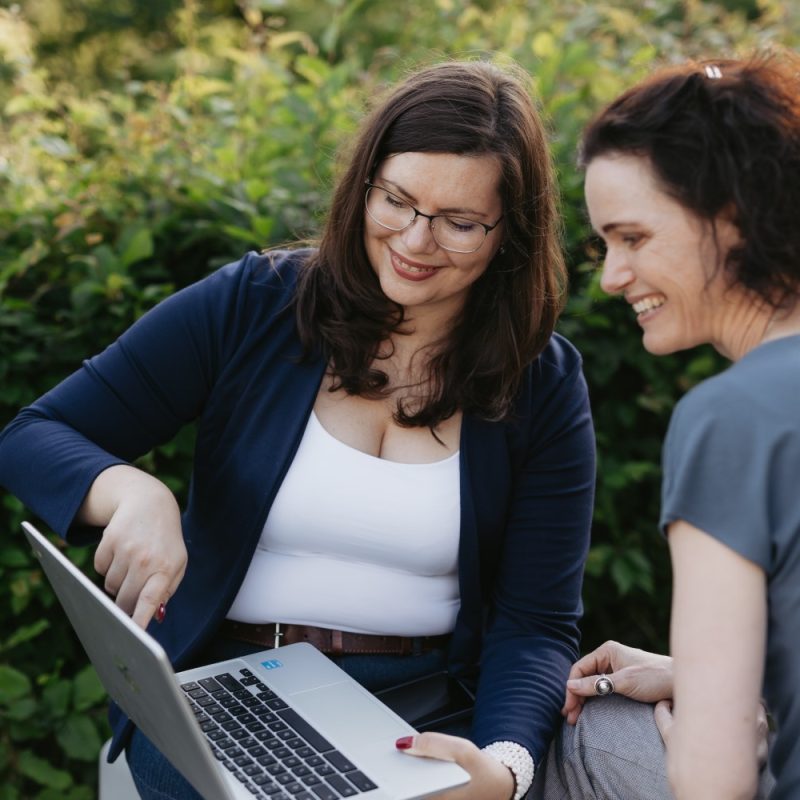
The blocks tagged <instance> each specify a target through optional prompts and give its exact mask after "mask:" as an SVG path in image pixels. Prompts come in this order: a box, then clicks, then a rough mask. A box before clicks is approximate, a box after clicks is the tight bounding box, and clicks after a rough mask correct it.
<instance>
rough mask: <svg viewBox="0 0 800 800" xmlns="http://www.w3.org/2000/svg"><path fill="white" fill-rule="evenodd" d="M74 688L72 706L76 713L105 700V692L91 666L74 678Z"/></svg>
mask: <svg viewBox="0 0 800 800" xmlns="http://www.w3.org/2000/svg"><path fill="white" fill-rule="evenodd" d="M74 687H75V688H74V694H73V698H72V706H73V708H74V709H75V710H76V711H85V710H86V709H88V708H92V707H93V706H96V705H99V704H100V703H102V702H104V701H105V699H106V690H105V689H104V688H103V684H102V683H100V679H99V678H98V677H97V673H96V672H95V671H94V667H93V666H92V665H91V664H90V665H89V666H87V667H85V668H84V669H82V670H81V671H80V672H79V673H78V674H77V675H76V676H75V683H74Z"/></svg>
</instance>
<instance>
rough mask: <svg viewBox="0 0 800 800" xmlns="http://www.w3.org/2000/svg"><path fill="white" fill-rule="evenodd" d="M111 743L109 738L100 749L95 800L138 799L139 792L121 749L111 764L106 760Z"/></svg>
mask: <svg viewBox="0 0 800 800" xmlns="http://www.w3.org/2000/svg"><path fill="white" fill-rule="evenodd" d="M110 745H111V740H110V739H109V740H108V741H107V742H106V743H105V744H104V745H103V747H102V749H101V750H100V757H99V760H98V766H99V772H100V780H99V784H100V785H99V788H98V794H97V800H140V798H139V792H137V791H136V786H135V784H134V782H133V778H132V777H131V773H130V771H129V770H128V762H127V761H126V760H125V751H124V750H123V751H122V752H121V753H120V754H119V757H118V758H117V760H116V761H115V762H114V763H113V764H109V763H108V761H106V758H107V756H108V748H109V746H110Z"/></svg>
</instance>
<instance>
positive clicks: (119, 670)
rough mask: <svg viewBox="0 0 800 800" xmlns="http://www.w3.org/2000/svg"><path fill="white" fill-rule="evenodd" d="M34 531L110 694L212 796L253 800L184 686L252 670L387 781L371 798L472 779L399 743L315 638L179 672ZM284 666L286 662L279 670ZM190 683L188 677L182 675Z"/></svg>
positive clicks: (392, 719) (382, 712)
mask: <svg viewBox="0 0 800 800" xmlns="http://www.w3.org/2000/svg"><path fill="white" fill-rule="evenodd" d="M23 529H24V532H25V536H26V537H27V539H28V541H29V542H30V544H31V547H32V549H33V552H34V554H35V556H36V557H37V559H38V560H39V562H40V563H41V565H42V568H43V569H44V571H45V574H46V575H47V577H48V579H49V580H50V583H51V584H52V586H53V589H54V591H55V593H56V595H57V597H58V598H59V600H60V602H61V604H62V606H63V608H64V610H65V612H66V614H67V617H68V618H69V620H70V622H71V623H72V626H73V628H74V629H75V632H76V633H77V635H78V638H79V639H80V641H81V643H82V644H83V647H84V649H85V650H86V653H87V655H88V656H89V659H90V660H91V662H92V664H93V665H94V667H95V670H96V671H97V674H98V676H99V678H100V680H101V682H102V683H103V685H104V687H105V689H106V691H107V692H108V694H109V695H110V696H111V697H112V698H113V699H114V700H115V701H116V702H117V704H118V705H119V706H120V707H121V708H122V709H123V710H124V711H125V713H126V714H127V715H128V716H129V717H130V719H131V720H132V721H133V722H134V723H135V724H136V725H137V727H139V728H140V729H141V731H142V732H143V733H144V734H145V735H146V736H147V737H148V738H149V739H150V740H151V741H152V742H153V744H155V746H156V747H157V748H158V749H159V750H160V751H161V752H162V753H163V754H164V755H165V756H166V757H167V758H168V759H169V760H170V762H172V764H173V765H174V766H175V767H176V769H178V770H179V771H180V772H181V773H182V774H183V775H184V777H186V779H187V780H188V781H189V782H190V783H191V784H192V785H193V786H194V788H195V789H196V790H197V791H198V792H199V793H200V794H201V795H202V796H203V797H204V798H207V800H240V798H241V799H243V798H252V794H250V793H249V792H248V791H247V790H245V789H244V788H243V787H242V786H240V785H239V784H238V783H237V781H236V780H234V779H233V778H232V777H231V775H230V774H228V773H227V772H226V771H225V770H224V769H222V767H220V765H219V764H218V763H217V760H216V759H215V757H214V755H213V754H212V752H211V749H210V747H209V745H208V743H207V741H206V739H205V737H204V735H203V733H202V732H201V730H200V728H199V725H198V723H197V720H196V719H195V717H194V714H193V713H192V711H191V709H190V707H189V704H188V703H187V700H186V697H185V696H184V693H183V691H182V689H181V688H180V683H183V682H186V681H187V680H198V679H200V678H201V677H202V676H204V675H207V676H213V675H214V674H215V673H218V672H220V671H224V670H225V669H226V668H232V667H234V666H235V667H246V668H250V669H252V670H253V671H254V672H255V673H256V674H259V675H260V676H262V677H263V679H264V681H265V682H267V683H269V684H270V685H271V686H273V687H274V688H275V690H276V691H277V692H279V693H280V694H281V695H282V696H283V697H284V698H285V699H287V701H288V702H289V703H290V704H291V706H292V708H294V709H295V710H296V711H298V712H299V713H300V714H301V715H302V716H303V717H304V718H305V719H307V720H308V722H310V723H311V724H312V725H315V726H319V727H320V730H321V731H322V733H323V735H325V736H327V737H328V738H329V739H330V740H331V742H332V743H333V744H335V745H337V746H338V747H341V748H342V750H343V751H344V752H345V753H347V754H349V755H350V756H351V757H353V758H355V759H357V760H358V763H359V765H360V766H362V767H363V769H365V770H366V771H368V772H369V773H370V774H371V776H373V777H374V779H375V781H376V783H378V787H379V788H377V789H375V790H373V791H368V792H366V793H364V794H363V795H361V796H363V797H365V798H369V800H382V799H383V798H395V799H396V800H411V798H419V797H425V796H427V795H429V794H433V793H436V792H439V791H442V790H444V789H447V788H451V787H455V786H458V785H460V784H463V783H466V782H467V780H468V779H469V775H468V774H467V773H466V772H465V771H464V770H463V769H461V767H459V766H458V765H456V764H452V763H448V762H443V761H435V760H432V759H419V758H410V757H408V756H405V755H404V754H401V753H398V752H396V751H395V750H394V748H393V747H392V743H393V741H394V739H396V738H397V737H399V736H403V735H407V734H409V733H413V732H414V730H413V728H411V726H409V725H408V724H407V723H405V722H404V721H403V720H401V719H400V718H399V717H397V716H396V715H395V714H394V713H393V712H392V711H390V710H389V709H388V708H387V707H386V706H385V705H383V703H381V702H380V701H379V700H377V699H376V698H375V697H374V696H373V695H371V694H370V693H369V692H367V691H366V690H365V689H363V687H361V686H360V684H358V683H357V682H356V681H354V680H353V679H352V678H350V676H349V675H347V674H346V673H345V672H344V671H343V670H341V669H340V668H339V667H338V666H336V665H335V664H334V663H333V662H332V661H331V660H330V659H328V658H326V657H325V656H324V655H323V654H321V653H320V652H319V651H318V650H316V649H314V648H313V647H311V646H310V645H305V644H298V645H288V646H286V647H282V648H280V649H279V650H267V651H262V652H261V653H254V654H252V655H250V656H246V657H245V658H243V659H236V660H233V661H230V662H220V663H219V664H215V665H214V664H212V665H207V666H205V667H200V668H197V669H194V670H190V671H187V672H184V673H181V674H180V675H179V676H176V675H175V673H174V671H173V669H172V665H171V664H170V662H169V658H168V657H167V654H166V652H165V651H164V649H163V648H162V647H161V645H160V644H159V643H158V642H157V641H156V640H155V639H153V638H152V637H151V636H150V635H149V634H148V633H146V632H145V631H143V630H142V629H141V628H139V626H138V625H136V624H135V623H134V622H133V621H132V620H131V618H130V617H128V615H127V614H125V612H123V611H122V610H121V609H120V608H119V607H118V606H117V605H116V604H115V603H114V602H113V601H112V600H111V599H110V598H109V597H107V596H106V595H105V594H104V593H103V592H102V591H101V590H100V589H99V588H98V587H97V586H95V585H94V584H93V583H92V582H91V581H90V580H89V578H88V577H86V576H85V575H84V574H83V573H82V572H81V571H80V570H79V569H78V568H77V567H76V566H75V565H74V564H72V562H70V561H69V559H67V558H66V557H65V556H64V555H63V554H62V553H61V552H60V551H59V550H58V548H56V547H55V546H54V545H53V544H52V543H51V542H50V541H49V540H48V539H47V538H46V537H45V536H43V535H42V534H41V533H40V532H39V531H38V530H36V528H35V527H34V526H33V525H31V524H30V523H28V522H24V523H23ZM276 664H277V665H279V667H280V668H276ZM179 681H180V682H179Z"/></svg>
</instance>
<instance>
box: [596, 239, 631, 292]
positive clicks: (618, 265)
mask: <svg viewBox="0 0 800 800" xmlns="http://www.w3.org/2000/svg"><path fill="white" fill-rule="evenodd" d="M633 278H634V274H633V270H632V269H631V266H630V262H629V260H628V258H627V256H626V255H625V253H620V252H619V251H618V250H616V249H615V248H609V249H608V252H607V253H606V257H605V259H604V260H603V271H602V273H601V275H600V288H601V289H602V290H603V291H604V292H605V293H606V294H621V293H622V292H623V291H624V290H625V288H626V287H627V286H628V285H629V284H630V283H631V282H632V281H633Z"/></svg>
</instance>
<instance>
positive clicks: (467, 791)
mask: <svg viewBox="0 0 800 800" xmlns="http://www.w3.org/2000/svg"><path fill="white" fill-rule="evenodd" d="M409 739H410V740H411V741H410V742H408V740H409ZM398 742H403V743H404V744H405V743H406V742H408V743H409V744H410V746H407V747H400V746H398V749H401V750H403V752H405V753H408V754H409V755H412V756H422V757H423V758H439V759H442V760H443V761H455V763H456V764H458V765H459V766H460V767H462V768H463V769H465V770H466V771H467V772H468V773H469V776H470V781H469V783H466V784H464V785H463V786H459V787H458V788H457V789H450V790H449V791H446V792H442V793H440V794H437V795H436V797H437V798H440V800H510V799H511V798H512V797H513V796H514V790H515V789H516V786H515V784H514V776H513V774H512V773H511V770H510V769H509V768H508V767H505V766H503V765H502V764H501V763H500V762H499V761H497V760H496V759H494V758H492V757H491V756H490V755H487V754H486V753H484V752H483V751H482V750H480V749H479V748H478V747H476V746H475V745H474V744H473V743H472V742H471V741H469V739H462V738H461V737H460V736H448V735H447V734H445V733H431V732H428V733H418V734H417V735H416V736H412V737H403V739H400V740H398Z"/></svg>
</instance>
